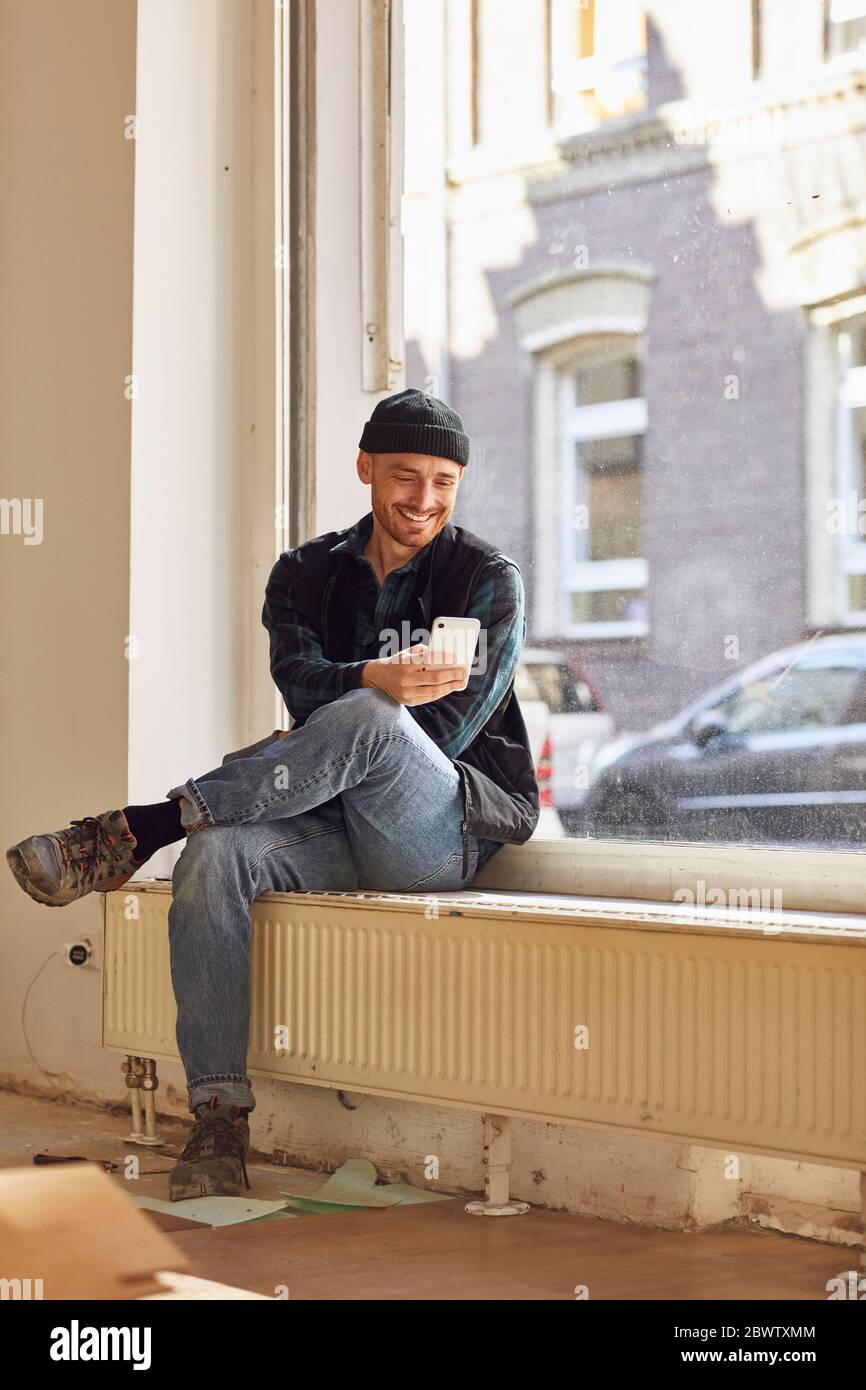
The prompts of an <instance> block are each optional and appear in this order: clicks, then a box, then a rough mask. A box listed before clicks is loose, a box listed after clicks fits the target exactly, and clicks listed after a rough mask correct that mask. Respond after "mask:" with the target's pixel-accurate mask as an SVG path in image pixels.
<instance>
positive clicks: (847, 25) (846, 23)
mask: <svg viewBox="0 0 866 1390" xmlns="http://www.w3.org/2000/svg"><path fill="white" fill-rule="evenodd" d="M824 16H825V18H824V46H825V51H826V55H827V57H828V58H837V57H839V56H840V55H841V54H847V53H866V0H825V4H824Z"/></svg>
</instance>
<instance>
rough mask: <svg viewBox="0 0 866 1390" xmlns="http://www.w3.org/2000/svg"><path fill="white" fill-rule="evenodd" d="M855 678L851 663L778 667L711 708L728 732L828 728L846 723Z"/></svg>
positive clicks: (856, 671) (856, 672) (858, 674)
mask: <svg viewBox="0 0 866 1390" xmlns="http://www.w3.org/2000/svg"><path fill="white" fill-rule="evenodd" d="M861 674H862V673H861V671H860V670H859V669H858V668H857V667H856V666H853V665H833V666H831V665H826V666H819V665H809V666H802V667H798V666H791V667H788V668H787V669H785V668H782V670H780V671H774V672H771V673H770V674H769V675H767V676H764V677H762V678H760V679H759V680H754V681H750V682H748V684H746V685H743V686H741V687H740V688H739V689H738V690H735V691H732V692H731V694H730V695H729V696H727V698H726V699H725V700H723V701H722V703H721V704H720V705H718V706H717V710H718V713H719V714H720V715H721V716H722V718H723V719H724V721H725V724H726V725H727V727H728V729H729V730H730V732H731V733H750V734H751V733H769V732H773V731H776V732H781V731H783V730H797V729H813V728H832V727H834V726H837V725H839V724H843V723H846V722H847V716H848V711H849V709H850V708H851V706H852V701H853V698H854V695H855V693H856V691H857V689H858V687H859V683H860V679H861Z"/></svg>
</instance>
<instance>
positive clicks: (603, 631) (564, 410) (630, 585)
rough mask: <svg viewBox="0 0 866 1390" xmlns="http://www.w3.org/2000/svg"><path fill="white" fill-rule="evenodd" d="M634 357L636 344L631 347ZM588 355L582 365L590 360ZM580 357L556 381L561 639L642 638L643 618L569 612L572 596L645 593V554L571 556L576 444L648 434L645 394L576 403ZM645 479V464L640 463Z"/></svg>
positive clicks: (644, 630)
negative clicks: (584, 619) (599, 618)
mask: <svg viewBox="0 0 866 1390" xmlns="http://www.w3.org/2000/svg"><path fill="white" fill-rule="evenodd" d="M632 347H633V350H634V352H635V353H636V355H637V356H638V360H639V357H640V355H639V352H638V351H637V344H636V343H632V344H630V348H632ZM592 360H593V359H592V356H591V355H590V354H587V355H586V358H585V361H586V362H590V361H592ZM580 365H581V359H580V358H577V359H574V360H572V361H571V362H570V363H569V364H567V365H565V366H563V367H561V368H560V370H559V379H558V383H557V395H558V409H557V418H558V426H559V482H560V497H561V501H562V516H561V531H560V554H561V556H562V565H561V584H560V594H561V602H562V609H561V617H560V626H561V629H562V635H563V636H564V637H574V638H579V639H597V638H611V637H613V638H616V637H645V636H646V635H647V633H648V632H649V623H648V622H647V621H646V620H644V619H624V620H623V621H620V622H594V623H576V622H574V620H573V618H572V616H571V614H572V596H573V595H574V594H576V593H598V592H601V591H604V592H608V591H612V590H633V589H644V590H646V588H647V584H648V581H649V572H648V566H647V561H646V558H645V557H644V556H635V557H632V558H627V559H626V558H623V559H615V560H587V559H584V560H578V559H575V558H574V552H575V527H574V518H575V514H576V511H577V507H578V506H579V505H580V504H581V502H582V501H583V499H582V498H580V497H579V496H578V492H577V476H576V475H577V469H576V467H575V445H576V444H580V443H585V442H588V441H591V440H596V439H621V438H623V437H625V436H638V437H640V438H641V439H643V436H644V435H645V434H646V430H647V420H648V412H647V403H646V399H645V398H644V397H643V396H634V397H631V398H629V399H623V400H617V401H603V402H600V403H598V404H595V405H578V404H577V403H576V400H575V382H574V372H575V370H579V368H580ZM641 476H642V477H643V463H642V464H641Z"/></svg>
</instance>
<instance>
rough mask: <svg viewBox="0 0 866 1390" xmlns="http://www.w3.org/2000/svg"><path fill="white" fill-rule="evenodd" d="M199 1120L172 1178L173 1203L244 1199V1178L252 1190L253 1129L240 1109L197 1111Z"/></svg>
mask: <svg viewBox="0 0 866 1390" xmlns="http://www.w3.org/2000/svg"><path fill="white" fill-rule="evenodd" d="M195 1114H196V1120H195V1124H194V1125H193V1127H192V1133H191V1134H190V1136H189V1139H188V1140H187V1142H186V1144H185V1145H184V1148H183V1151H182V1153H181V1156H180V1158H179V1159H178V1161H177V1163H176V1164H175V1166H174V1168H173V1169H172V1170H171V1173H170V1174H169V1178H168V1195H169V1200H170V1201H172V1202H182V1201H183V1200H184V1199H185V1198H186V1197H240V1196H241V1178H243V1180H244V1182H245V1183H246V1185H247V1188H249V1187H250V1180H249V1178H248V1177H247V1165H246V1162H245V1159H246V1155H247V1154H248V1153H249V1149H250V1126H249V1123H248V1121H247V1117H246V1112H245V1111H243V1110H242V1109H241V1108H240V1106H237V1105H212V1104H209V1103H208V1102H202V1104H201V1105H197V1106H196V1107H195Z"/></svg>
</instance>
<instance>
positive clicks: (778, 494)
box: [403, 0, 866, 852]
mask: <svg viewBox="0 0 866 1390" xmlns="http://www.w3.org/2000/svg"><path fill="white" fill-rule="evenodd" d="M452 8H453V7H449V6H445V7H442V6H431V5H429V4H428V3H426V0H405V4H404V18H405V23H406V25H407V28H408V29H410V30H411V29H412V26H413V25H415V26H416V30H417V41H416V43H415V44H414V45H410V48H411V52H412V54H413V55H414V61H415V69H414V70H413V68H412V66H411V64H410V65H409V66H408V67H407V69H406V72H405V93H404V95H405V100H406V102H407V104H408V106H409V108H410V110H409V113H408V117H407V126H406V129H407V131H408V132H412V131H416V130H428V131H429V129H430V127H431V123H432V126H433V127H434V128H435V133H436V134H437V139H438V145H437V141H434V140H431V139H429V138H428V139H427V140H426V142H421V141H420V139H416V140H415V141H414V146H413V140H412V138H411V136H410V138H409V139H408V141H407V145H406V150H405V157H406V188H407V189H410V190H412V192H411V200H410V201H409V202H408V204H407V206H406V207H405V214H406V215H405V217H404V220H403V221H404V228H405V240H404V249H405V258H406V267H405V269H406V274H405V277H404V283H405V296H404V306H405V322H404V326H405V339H406V341H405V348H406V352H405V362H406V377H405V384H406V385H407V386H415V387H418V388H420V389H424V390H432V392H433V394H434V395H437V396H439V397H441V398H442V399H444V400H446V401H447V402H448V403H449V404H451V405H453V406H454V408H455V409H457V410H458V411H459V412H460V413H461V415H462V417H463V420H464V423H465V425H466V429H467V431H468V433H469V435H470V438H471V440H472V453H471V461H470V463H469V465H468V467H467V468H466V471H465V474H464V477H463V479H462V481H461V484H460V491H459V497H458V500H457V504H456V508H455V520H456V522H457V524H458V525H462V526H465V527H466V528H467V529H468V530H470V531H473V532H476V533H477V534H479V535H480V536H482V537H484V538H485V539H487V540H489V541H491V542H493V543H494V544H495V545H496V546H498V547H499V548H500V549H501V550H502V551H503V552H504V553H505V554H506V555H509V556H510V557H511V558H512V559H514V560H515V561H516V562H517V564H518V565H519V566H520V569H521V572H522V574H523V578H524V583H525V588H526V598H527V602H526V641H527V645H528V648H530V649H534V651H535V652H536V653H537V652H541V651H543V652H545V653H546V654H548V653H549V657H548V656H547V655H546V656H545V659H544V661H543V662H542V663H541V666H542V668H543V669H541V670H539V669H537V666H538V663H537V661H535V662H532V663H530V662H529V660H527V662H526V663H525V664H526V665H527V667H529V666H530V665H532V668H533V669H532V673H531V674H528V675H522V676H521V677H520V683H519V690H520V692H521V693H522V692H523V691H524V690H526V691H527V692H531V695H530V694H527V697H526V698H527V699H531V702H532V705H533V715H534V718H535V724H534V730H535V732H534V735H533V736H534V738H540V740H541V744H542V745H543V744H544V742H545V738H546V736H547V734H549V736H550V743H551V748H552V754H551V768H552V773H551V777H550V779H549V782H548V784H547V790H548V792H549V794H550V796H551V798H552V803H553V804H552V806H550V807H547V808H546V810H549V811H550V812H551V815H550V816H546V817H545V822H544V828H543V833H544V835H545V836H547V835H550V834H552V833H554V828H555V833H557V834H559V835H564V836H568V835H573V836H585V837H609V836H610V835H611V834H616V835H619V834H626V833H628V834H635V835H637V836H639V837H640V838H641V839H642V840H644V841H651V840H653V839H658V840H668V841H671V840H685V841H691V842H694V843H699V844H710V845H711V844H718V843H732V844H765V845H773V846H785V845H795V846H821V847H822V848H828V847H829V848H832V849H838V850H846V851H850V850H856V851H858V852H862V850H863V847H864V838H866V837H864V831H863V826H864V821H866V730H864V728H863V725H864V723H866V719H864V718H861V717H859V715H858V711H859V712H860V714H863V713H866V689H864V688H863V687H862V685H861V677H860V676H859V675H855V674H852V673H853V672H858V671H860V670H862V669H863V668H864V666H866V661H864V655H866V574H864V575H858V574H854V573H852V571H853V570H854V569H856V568H858V567H859V558H860V556H861V554H864V555H866V513H864V516H863V518H862V524H863V530H862V531H861V530H860V529H859V528H858V524H857V523H858V512H857V504H858V502H860V501H866V407H864V406H861V405H858V404H857V402H858V401H860V400H863V399H864V396H866V390H864V392H863V394H861V380H860V376H859V375H858V373H861V372H862V373H863V378H864V380H866V314H863V313H860V312H857V311H856V309H857V306H858V305H862V303H863V296H864V289H863V286H864V283H866V279H864V275H866V272H864V263H863V255H862V249H863V248H862V246H860V245H859V242H858V233H857V229H856V225H855V222H852V212H851V202H852V198H855V193H856V186H857V180H856V170H857V169H858V168H860V167H866V130H864V129H863V123H862V112H861V110H860V103H861V98H862V92H860V88H859V86H858V84H857V82H856V81H855V80H854V79H853V76H852V78H851V80H850V81H849V80H848V79H847V78H846V80H845V81H844V82H843V81H841V80H840V81H839V82H835V80H834V83H833V90H834V100H833V112H832V117H833V119H832V120H830V119H828V118H827V108H826V103H824V102H823V100H822V98H821V93H822V92H824V90H825V88H826V84H827V82H828V81H830V76H831V75H830V73H829V71H828V69H827V68H826V67H824V66H823V64H824V59H825V57H826V54H825V52H824V37H823V34H824V26H823V25H822V24H821V23H814V24H813V23H812V22H811V21H810V22H809V23H808V24H805V27H803V26H800V25H799V24H798V25H792V15H791V13H789V11H792V10H793V9H794V8H795V7H794V6H793V4H791V5H785V4H781V3H779V4H774V5H766V6H761V7H760V9H761V16H760V18H761V39H762V48H763V55H764V59H765V67H766V76H767V79H768V80H767V82H766V84H764V83H758V84H755V83H754V82H753V80H752V68H751V60H752V32H751V22H752V17H753V14H754V13H755V12H756V7H754V6H752V5H748V4H743V5H739V6H734V5H729V6H724V5H715V6H714V5H704V6H702V7H701V12H702V17H701V23H700V24H686V25H684V26H680V28H679V29H678V30H677V42H676V44H675V45H674V48H672V47H671V45H670V43H666V42H664V41H663V40H664V38H665V36H664V35H661V39H660V41H659V42H654V43H650V44H647V43H646V42H645V32H646V24H645V22H644V18H645V16H646V15H649V16H650V19H652V8H651V7H648V6H645V5H637V4H632V0H607V3H604V4H602V3H598V4H595V5H590V4H587V5H586V6H583V5H581V4H580V3H578V0H575V3H574V4H571V3H569V0H551V3H550V4H549V5H548V4H545V3H541V0H538V3H535V0H533V3H529V0H490V3H489V4H487V5H484V6H482V9H483V10H484V11H485V12H486V13H487V15H488V18H489V19H490V22H491V24H493V25H494V27H496V28H497V31H498V33H499V35H500V37H501V38H502V42H501V43H497V44H494V43H493V41H492V40H489V41H488V58H485V55H484V43H483V42H482V43H481V45H480V47H479V49H478V51H477V54H476V57H477V61H478V63H479V65H480V67H481V68H482V69H484V71H483V73H482V81H483V83H487V84H493V86H495V87H496V92H495V93H492V92H491V93H490V96H489V99H490V101H491V103H492V104H491V106H490V109H491V110H494V109H495V110H496V112H497V125H498V126H499V127H502V124H503V122H504V121H505V119H506V114H507V112H509V111H513V110H514V109H515V108H514V105H513V104H514V102H515V101H516V100H517V98H516V97H515V93H524V94H526V93H529V92H531V93H532V97H531V100H530V96H529V95H526V106H525V110H526V111H527V112H528V111H530V109H531V110H532V111H536V112H537V111H538V110H539V109H540V108H539V102H538V98H539V96H540V94H542V95H543V97H544V102H543V103H542V104H543V106H544V112H543V118H542V119H541V121H540V123H539V121H538V120H537V118H536V117H534V116H533V117H532V118H531V119H530V117H529V116H526V117H525V118H524V115H523V114H522V113H523V111H524V107H521V114H520V118H519V119H520V131H521V138H520V140H519V141H516V140H515V141H514V142H512V143H513V156H512V154H511V149H512V145H511V144H509V142H508V141H507V140H506V141H505V142H503V143H502V144H500V146H498V147H497V149H498V153H497V160H498V162H496V163H495V164H493V163H492V162H491V161H489V160H488V161H487V162H485V161H475V162H470V160H469V159H468V158H466V157H464V156H465V155H466V154H467V150H466V148H465V146H466V145H467V144H468V137H467V136H466V135H465V133H464V132H465V128H466V127H467V124H470V122H469V121H468V117H467V114H466V112H467V109H468V108H469V106H470V104H471V81H470V76H469V71H468V69H469V64H468V62H467V43H469V41H470V39H471V35H469V34H468V32H467V30H468V27H469V26H463V25H461V24H460V23H452V24H448V23H446V22H445V18H444V15H443V17H442V22H441V26H440V22H439V19H438V18H436V19H434V18H432V17H431V16H433V14H434V12H435V14H436V15H438V14H439V12H440V11H441V10H445V11H450V10H451V9H452ZM457 8H458V9H461V7H460V6H458V7H457ZM681 8H683V9H685V8H686V7H681ZM692 8H693V9H694V8H695V7H694V6H692ZM796 8H797V9H798V10H805V9H807V8H809V9H814V10H815V11H816V13H818V14H819V15H820V13H821V12H822V11H823V6H822V5H820V4H819V3H818V0H815V3H814V4H813V0H797V6H796ZM855 10H856V6H854V8H852V0H846V3H844V4H843V3H842V2H841V0H834V3H833V8H832V11H831V10H830V9H829V7H828V10H827V13H828V15H830V16H831V19H830V23H829V25H828V33H829V41H830V44H831V46H832V45H835V46H836V47H837V48H841V47H843V46H844V47H847V48H848V49H849V50H852V51H853V50H854V49H856V48H857V47H858V46H859V44H860V42H861V38H862V37H863V36H864V31H866V0H864V5H863V6H862V11H863V12H862V13H855ZM452 18H453V16H452ZM548 22H549V23H548ZM590 22H591V24H592V29H591V39H590V38H588V37H587V34H588V32H589V30H588V28H587V27H586V26H589V24H590ZM437 26H438V27H437ZM580 26H584V28H583V29H582V28H581V27H580ZM434 30H435V32H433V31H434ZM539 36H541V38H542V39H543V40H545V41H547V40H548V39H549V38H553V39H555V42H554V44H553V48H552V50H551V52H550V57H551V62H550V63H549V64H548V65H547V70H545V69H544V64H537V63H534V62H531V61H530V56H531V55H533V54H536V53H537V52H538V43H539ZM590 43H591V45H592V48H590ZM432 54H435V56H436V80H435V82H432V81H429V80H428V81H423V80H422V78H423V77H424V75H425V74H427V75H428V76H429V64H430V61H431V55H432ZM440 56H441V64H440V62H439V59H440ZM485 64H489V66H488V67H486V68H485ZM440 68H441V70H440ZM837 75H838V69H837ZM779 82H783V85H784V87H785V103H784V105H785V111H784V113H782V114H781V115H780V109H779V105H778V100H777V97H778V92H777V90H776V89H777V86H778V83H779ZM629 83H632V84H634V85H633V87H629ZM551 88H553V91H551ZM629 92H631V94H632V95H631V96H629ZM638 95H639V104H638V103H637V98H638ZM494 97H495V99H494ZM632 98H634V99H635V100H634V101H633V100H632ZM521 100H523V97H521ZM674 105H675V107H676V111H674V110H673V106H674ZM413 106H414V115H413V114H412V108H413ZM638 110H639V111H640V114H639V115H636V114H635V112H636V111H638ZM685 112H688V113H689V115H688V120H689V121H690V122H691V124H690V125H687V126H686V127H685V128H684V129H679V128H678V126H677V121H678V120H679V119H680V117H681V116H682V118H683V119H684V120H685V119H686V117H685V115H684V114H683V113H685ZM533 122H535V123H533ZM659 128H663V129H664V131H665V139H663V140H659V139H656V138H655V134H654V132H655V133H656V134H657V130H658V129H659ZM650 136H651V137H652V138H649V137H650ZM524 137H525V138H524ZM440 147H441V150H440V154H441V157H440V156H436V157H431V150H434V149H439V148H440ZM852 170H853V171H855V173H852ZM443 190H445V192H446V194H447V196H444V197H443ZM852 190H855V191H854V192H852ZM855 201H856V198H855ZM855 220H856V219H855ZM845 305H847V306H848V307H847V308H844V307H843V306H845ZM443 306H445V308H447V312H446V311H445V308H443ZM840 313H845V314H848V315H849V317H847V318H844V319H841V320H839V319H838V317H837V315H838V314H840ZM835 338H838V339H839V341H838V343H837V342H835V341H834V339H835ZM845 339H847V342H845V341H844V340H845ZM840 348H844V351H839V349H840ZM563 388H564V389H563ZM572 388H573V389H572ZM626 403H629V404H626ZM611 435H612V436H613V437H606V436H611ZM852 499H853V506H852ZM852 517H853V524H852ZM840 518H841V522H842V524H841V525H838V524H836V525H835V527H834V524H833V523H834V521H835V522H838V520H839V519H840ZM864 568H866V566H864ZM566 671H570V672H573V673H576V672H578V671H579V672H581V673H582V679H583V680H584V682H585V684H586V685H587V686H588V687H591V690H592V691H593V692H595V694H596V696H597V699H596V700H595V701H594V704H595V705H596V706H597V707H596V708H593V709H588V708H587V704H586V702H584V701H581V700H578V702H577V707H576V708H571V697H570V696H569V694H568V691H569V687H568V686H567V685H566V684H565V676H564V674H563V673H564V672H566ZM782 671H785V672H787V674H786V675H785V676H784V678H782V679H779V677H780V673H781V672H782ZM576 679H577V678H576V676H575V681H576ZM574 688H576V685H575V687H574ZM545 711H546V713H545ZM723 716H724V717H723ZM540 717H541V721H542V722H543V720H544V719H547V720H548V721H549V729H547V730H546V733H545V732H543V731H542V729H541V723H540ZM726 721H727V722H726ZM578 773H580V774H581V776H582V780H581V776H578ZM583 774H585V776H584V775H583Z"/></svg>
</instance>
